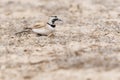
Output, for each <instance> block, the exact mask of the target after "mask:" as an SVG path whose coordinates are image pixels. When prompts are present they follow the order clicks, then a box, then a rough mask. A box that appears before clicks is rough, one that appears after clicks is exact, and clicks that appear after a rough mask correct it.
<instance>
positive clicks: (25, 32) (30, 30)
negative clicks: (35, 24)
mask: <svg viewBox="0 0 120 80" xmlns="http://www.w3.org/2000/svg"><path fill="white" fill-rule="evenodd" d="M31 32H32V28H24V29H23V31H20V32H17V33H15V35H17V36H22V35H27V34H30V33H31Z"/></svg>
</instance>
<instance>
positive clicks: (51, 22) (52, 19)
mask: <svg viewBox="0 0 120 80" xmlns="http://www.w3.org/2000/svg"><path fill="white" fill-rule="evenodd" d="M56 21H62V20H61V19H59V18H58V17H57V16H51V17H50V20H49V23H50V24H55V22H56Z"/></svg>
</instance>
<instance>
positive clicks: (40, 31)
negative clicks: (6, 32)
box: [16, 16, 62, 36]
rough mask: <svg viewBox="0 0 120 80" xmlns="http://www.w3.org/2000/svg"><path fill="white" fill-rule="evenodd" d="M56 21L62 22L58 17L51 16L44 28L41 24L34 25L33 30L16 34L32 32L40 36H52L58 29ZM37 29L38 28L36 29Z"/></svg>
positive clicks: (25, 30) (27, 29)
mask: <svg viewBox="0 0 120 80" xmlns="http://www.w3.org/2000/svg"><path fill="white" fill-rule="evenodd" d="M56 21H62V20H61V19H59V18H58V17H57V16H50V18H49V20H48V22H47V23H46V25H44V26H40V24H36V25H34V27H33V28H24V30H23V31H21V32H18V33H16V34H19V33H20V34H21V33H24V32H29V33H30V32H32V33H35V34H37V35H39V36H51V35H52V34H53V32H54V31H55V28H56ZM36 27H37V28H36Z"/></svg>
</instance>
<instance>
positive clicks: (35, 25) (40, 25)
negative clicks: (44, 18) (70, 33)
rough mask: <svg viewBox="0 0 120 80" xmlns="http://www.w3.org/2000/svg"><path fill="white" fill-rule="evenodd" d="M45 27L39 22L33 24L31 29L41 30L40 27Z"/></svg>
mask: <svg viewBox="0 0 120 80" xmlns="http://www.w3.org/2000/svg"><path fill="white" fill-rule="evenodd" d="M45 26H46V25H45V23H43V22H39V23H35V24H34V25H33V28H42V27H45Z"/></svg>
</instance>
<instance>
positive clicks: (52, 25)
mask: <svg viewBox="0 0 120 80" xmlns="http://www.w3.org/2000/svg"><path fill="white" fill-rule="evenodd" d="M47 24H48V25H50V26H51V27H53V28H55V27H56V25H54V24H50V23H47Z"/></svg>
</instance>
